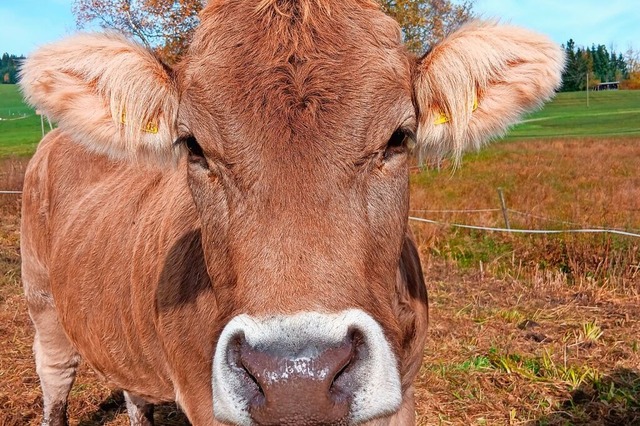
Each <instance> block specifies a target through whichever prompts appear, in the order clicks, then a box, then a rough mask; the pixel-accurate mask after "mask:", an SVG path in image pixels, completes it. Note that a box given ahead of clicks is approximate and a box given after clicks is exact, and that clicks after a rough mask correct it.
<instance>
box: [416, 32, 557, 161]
mask: <svg viewBox="0 0 640 426" xmlns="http://www.w3.org/2000/svg"><path fill="white" fill-rule="evenodd" d="M564 61H565V59H564V51H563V50H562V48H561V47H560V46H558V45H557V44H556V43H554V42H552V41H551V40H549V39H548V38H547V37H545V36H542V35H540V34H537V33H534V32H531V31H528V30H524V29H522V28H518V27H513V26H509V25H499V24H497V23H495V22H482V21H474V22H471V23H468V24H466V25H464V26H463V27H462V28H460V29H459V30H458V31H456V32H454V33H453V34H451V35H450V36H448V37H447V38H445V39H444V40H443V41H442V42H440V43H439V44H437V45H436V46H435V47H434V48H433V49H432V50H431V51H430V52H429V53H427V54H426V55H425V57H424V58H422V59H421V60H420V62H419V64H418V67H417V72H416V74H415V81H414V90H415V99H416V102H417V107H418V111H419V118H418V121H419V125H418V135H417V136H418V148H419V149H420V150H421V151H422V152H423V153H426V154H431V155H436V156H439V157H442V156H444V155H453V157H454V158H455V160H456V161H458V160H459V159H460V156H461V154H462V152H464V151H465V150H468V149H472V148H476V149H477V148H479V147H480V146H481V145H482V144H483V143H484V142H485V141H487V140H489V139H491V138H492V137H495V136H498V135H501V134H503V133H504V132H505V131H506V130H507V128H508V127H509V126H510V125H512V124H514V123H515V122H516V121H517V120H518V119H519V118H520V117H521V116H522V114H524V113H525V112H527V111H529V110H531V109H534V108H538V107H540V106H541V105H542V103H543V102H544V101H546V100H548V99H550V98H551V97H552V96H553V95H554V93H555V90H556V89H557V88H558V87H559V86H560V84H561V81H562V70H563V68H564Z"/></svg>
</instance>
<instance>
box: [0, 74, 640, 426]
mask: <svg viewBox="0 0 640 426" xmlns="http://www.w3.org/2000/svg"><path fill="white" fill-rule="evenodd" d="M0 88H2V86H0ZM0 93H1V92H0ZM583 99H584V93H577V94H574V93H568V94H560V95H559V96H558V98H557V99H556V101H554V102H553V103H552V104H550V105H548V106H547V107H546V108H545V109H544V110H542V111H540V112H537V113H535V114H533V115H532V116H531V117H529V118H528V119H529V120H531V121H527V122H525V123H524V124H522V125H520V126H518V127H516V128H515V129H514V130H513V131H512V132H511V133H510V135H509V136H508V137H507V138H506V139H505V140H502V141H498V142H495V143H494V144H492V145H490V146H489V147H487V148H486V149H484V150H483V151H481V152H479V153H470V154H467V155H466V156H465V157H464V159H463V164H462V167H461V168H460V169H459V170H456V171H455V172H454V171H452V170H451V169H449V168H447V167H444V168H442V169H440V170H433V169H424V170H421V171H419V172H416V173H414V174H412V175H411V209H412V212H411V214H412V215H414V216H420V217H425V218H428V219H433V220H437V221H439V222H442V223H443V224H441V225H430V224H429V225H427V224H419V223H416V222H411V225H410V226H411V227H412V229H413V230H414V231H415V234H416V237H417V239H418V242H419V246H420V251H421V256H422V261H423V265H424V269H425V278H426V280H427V285H428V290H429V298H430V320H431V324H430V330H429V337H428V344H427V348H426V350H425V352H424V361H423V365H422V368H421V370H420V373H419V375H418V379H417V382H416V395H417V404H416V405H417V406H416V412H417V416H418V423H419V425H558V426H560V425H611V426H613V425H640V308H639V307H640V238H633V237H624V236H615V235H606V234H594V235H589V234H588V235H582V234H560V235H514V234H506V233H494V232H481V231H472V230H466V229H459V228H455V227H452V226H450V225H447V224H451V223H462V224H472V225H483V226H495V227H504V219H503V217H502V213H501V211H500V203H499V198H498V194H497V190H498V188H502V191H503V193H504V196H505V201H506V205H507V207H508V208H509V209H511V211H510V212H509V219H510V222H511V223H510V224H511V226H512V227H513V228H524V229H567V228H580V227H587V226H588V227H608V228H616V229H624V230H629V231H631V232H635V233H640V167H639V165H640V112H639V110H640V91H638V92H622V91H620V92H606V93H605V92H600V93H594V94H593V97H592V98H591V106H590V108H588V109H587V108H586V105H581V102H582V100H583ZM3 103H4V104H6V105H9V103H10V102H5V101H4V100H1V101H0V108H1V105H2V104H3ZM2 111H4V110H2V109H0V114H4V113H3V112H2ZM4 124H6V123H5V122H4V121H0V126H3V125H4ZM2 129H3V128H2V127H0V146H2V145H3V144H4V145H5V146H15V145H13V144H16V143H17V144H18V145H19V143H18V142H8V143H6V144H5V135H4V133H2ZM36 130H37V131H36V133H38V134H39V131H40V128H39V121H38V122H37V128H36ZM19 133H20V132H19V131H16V132H15V134H19ZM557 134H562V135H565V136H566V135H571V137H562V138H559V137H557V136H554V135H557ZM582 135H584V136H582ZM623 135H624V137H623ZM37 136H38V135H36V140H37ZM7 140H8V139H7ZM30 143H31V144H32V143H33V142H27V144H30ZM28 149H33V145H31V146H29V147H28ZM18 152H19V151H18ZM26 152H28V150H27V151H26ZM0 155H1V154H0ZM25 164H26V159H25V158H4V159H0V189H15V188H20V187H21V182H22V174H23V171H24V167H25ZM445 166H446V165H445ZM0 197H2V198H0V426H14V425H15V426H17V425H36V424H38V423H39V420H40V416H41V404H42V402H41V396H40V390H39V387H38V380H37V376H36V373H35V367H34V365H33V359H32V354H31V342H32V339H33V330H32V327H31V324H30V321H29V318H28V315H27V311H26V306H25V303H24V300H23V296H22V294H21V287H20V255H19V201H20V199H19V196H1V195H0ZM445 210H446V211H445ZM457 210H483V211H479V212H475V211H474V212H460V211H457ZM516 212H518V213H516ZM69 413H70V417H71V424H78V425H83V426H95V425H112V426H113V425H118V426H124V425H127V424H128V420H127V416H126V413H125V408H124V404H123V401H122V396H121V394H119V393H117V392H114V391H113V390H112V389H109V388H108V387H106V386H105V385H104V384H103V383H102V382H100V381H99V380H98V378H97V377H96V376H95V374H94V373H93V372H92V371H91V370H90V369H88V368H87V367H82V368H81V372H80V374H79V377H78V380H77V383H76V385H75V387H74V389H73V391H72V394H71V399H70V407H69ZM156 417H157V424H158V425H171V426H173V425H176V426H177V425H184V424H185V421H184V418H183V417H182V416H181V415H180V414H179V411H178V410H177V409H176V408H175V406H172V405H168V406H165V407H163V408H162V409H161V410H159V411H158V413H157V416H156Z"/></svg>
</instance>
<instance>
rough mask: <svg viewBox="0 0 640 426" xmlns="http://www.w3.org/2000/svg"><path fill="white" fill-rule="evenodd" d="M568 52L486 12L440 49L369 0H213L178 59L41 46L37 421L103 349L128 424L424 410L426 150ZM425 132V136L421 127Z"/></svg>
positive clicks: (495, 119) (79, 41)
mask: <svg viewBox="0 0 640 426" xmlns="http://www.w3.org/2000/svg"><path fill="white" fill-rule="evenodd" d="M563 62H564V58H563V53H562V49H560V48H559V46H557V45H556V44H555V43H553V42H552V41H551V40H549V39H548V38H546V37H545V36H542V35H539V34H536V33H534V32H530V31H528V30H525V29H520V28H517V27H514V26H510V25H504V24H500V23H498V22H495V21H473V22H470V23H467V24H466V25H464V26H462V27H461V28H460V29H458V30H457V31H455V32H453V33H451V34H450V35H449V36H448V37H446V38H445V39H444V40H442V41H441V42H439V43H438V44H437V45H435V46H433V48H432V49H431V50H430V51H429V52H428V53H427V54H426V55H424V56H422V57H417V56H415V55H413V54H411V53H409V52H408V50H407V49H406V48H405V47H404V46H403V43H402V34H401V31H400V29H399V26H398V25H397V24H396V23H395V22H394V21H393V20H392V19H391V18H389V17H387V16H386V15H385V14H384V13H382V12H381V10H380V9H379V6H378V5H377V4H376V3H375V2H374V1H370V0H260V1H253V0H246V1H244V0H211V1H209V2H208V5H207V6H206V7H205V9H204V10H203V11H202V12H201V14H200V24H199V27H198V28H197V30H196V31H195V34H194V36H193V40H192V42H191V44H190V47H189V49H188V52H187V53H186V54H185V56H184V57H183V58H182V59H181V60H180V61H179V63H178V64H176V65H175V66H172V67H170V66H168V65H166V64H164V63H162V62H161V61H160V60H159V59H158V58H157V57H156V56H155V55H154V53H153V52H151V51H150V50H147V49H146V48H144V47H142V46H141V45H139V44H136V43H135V42H132V41H130V40H128V39H126V38H125V37H123V36H121V35H117V34H115V33H95V34H91V33H88V34H79V35H73V36H70V37H69V38H67V39H65V40H62V41H59V42H54V43H52V44H49V45H45V46H43V47H41V48H39V50H37V51H36V52H35V53H33V54H32V55H31V56H30V57H29V58H28V59H27V60H26V62H25V64H24V67H23V69H22V72H21V85H22V90H23V92H24V95H25V98H26V99H27V100H28V102H29V103H30V104H32V105H34V106H36V107H37V108H39V109H40V110H42V111H43V112H44V113H45V114H47V115H48V116H50V117H51V118H52V119H55V121H56V122H57V123H58V128H57V129H56V130H54V131H52V132H50V133H49V134H48V135H47V136H46V137H45V138H44V139H43V140H42V141H41V143H40V145H39V147H38V149H37V152H36V153H35V155H34V157H33V158H32V159H31V161H30V163H29V166H28V169H27V172H26V176H25V183H24V194H23V206H22V225H21V238H22V240H21V251H22V279H23V283H24V293H25V297H26V300H27V304H28V309H29V314H30V317H31V319H32V321H33V324H34V326H35V339H34V354H35V361H36V370H37V373H38V375H39V378H40V383H41V387H42V392H43V400H44V415H43V424H44V425H48V426H53V425H64V424H66V423H67V415H66V405H67V397H68V394H69V391H70V389H71V387H72V384H73V381H74V377H75V372H76V368H77V366H78V363H79V362H80V360H81V359H82V360H84V361H85V362H87V363H88V364H89V365H90V366H91V367H92V368H93V369H94V370H95V371H96V372H97V373H98V374H99V375H100V376H101V377H102V378H104V380H105V381H107V382H108V383H109V384H110V385H111V386H113V387H115V388H118V389H122V390H124V392H125V398H126V403H127V409H128V412H129V415H130V419H131V424H132V425H150V424H153V404H156V403H160V402H164V401H176V402H177V404H178V405H179V407H180V408H181V409H182V410H183V411H184V413H185V415H186V417H187V418H188V419H189V421H190V422H191V423H192V424H194V425H222V424H229V425H275V424H281V425H356V424H357V425H411V424H414V423H415V404H414V387H413V380H414V378H415V377H416V374H417V372H418V370H419V368H420V366H421V361H422V353H423V351H424V346H425V339H426V327H427V319H428V313H427V312H428V311H427V293H426V287H425V283H424V278H423V273H422V270H421V266H420V260H419V257H418V248H417V247H416V243H415V242H414V240H413V238H412V236H411V233H410V231H409V229H408V205H409V184H408V180H409V179H408V164H409V161H410V153H411V150H412V149H414V150H418V151H419V152H421V153H425V154H427V153H428V154H433V155H436V156H440V157H442V156H451V157H452V158H454V159H458V158H460V154H461V153H462V152H463V151H465V150H467V149H473V148H477V147H479V146H481V145H482V144H483V143H484V142H485V141H487V140H489V139H490V138H492V137H494V136H496V135H499V134H501V133H502V132H504V131H505V129H507V128H508V126H510V125H512V124H513V123H515V122H516V121H517V120H518V118H519V117H521V116H522V114H523V113H524V112H526V111H529V110H531V109H533V108H536V107H539V106H540V105H541V104H542V102H544V101H545V100H547V99H549V98H550V97H551V96H552V95H553V94H554V91H555V89H556V88H557V87H558V84H559V82H560V75H561V72H562V68H563ZM414 145H415V147H414Z"/></svg>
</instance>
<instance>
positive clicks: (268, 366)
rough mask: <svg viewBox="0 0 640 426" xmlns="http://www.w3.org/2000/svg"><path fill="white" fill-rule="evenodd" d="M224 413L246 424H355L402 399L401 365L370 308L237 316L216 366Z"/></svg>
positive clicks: (216, 392) (218, 401)
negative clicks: (265, 315) (334, 311)
mask: <svg viewBox="0 0 640 426" xmlns="http://www.w3.org/2000/svg"><path fill="white" fill-rule="evenodd" d="M213 398H214V401H213V405H214V413H215V415H216V417H217V418H218V420H220V421H223V422H228V423H231V424H240V425H254V424H259V425H276V424H277V425H297V424H307V425H315V424H323V425H331V424H333V425H350V424H358V423H362V422H365V421H367V420H370V419H373V418H376V417H381V416H386V415H390V414H392V413H393V412H395V411H396V410H397V409H398V407H399V406H400V402H401V389H400V378H399V375H398V366H397V362H396V359H395V356H394V355H393V352H392V351H391V349H390V346H389V344H388V342H387V340H386V339H385V337H384V333H383V331H382V328H381V327H380V325H379V324H378V323H377V322H376V321H375V320H374V319H373V318H371V316H369V315H368V314H366V313H364V312H362V311H359V310H349V311H345V312H342V313H340V314H320V313H315V312H305V313H299V314H296V315H292V316H277V317H270V318H266V319H259V318H254V317H250V316H247V315H241V316H238V317H236V318H234V319H233V320H232V321H231V322H230V323H229V324H228V325H227V326H226V327H225V329H224V330H223V332H222V335H221V337H220V340H219V342H218V346H217V349H216V354H215V357H214V368H213Z"/></svg>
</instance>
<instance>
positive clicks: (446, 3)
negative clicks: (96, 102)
mask: <svg viewBox="0 0 640 426" xmlns="http://www.w3.org/2000/svg"><path fill="white" fill-rule="evenodd" d="M378 2H379V3H380V5H381V6H382V9H383V10H384V11H385V12H386V13H387V14H388V15H389V16H391V17H393V18H394V19H395V20H396V21H397V22H398V23H399V24H400V26H401V27H402V33H403V36H404V39H405V43H406V45H407V47H408V48H409V49H410V50H412V51H414V52H416V53H419V54H420V53H424V52H425V51H426V50H428V49H429V48H430V47H431V46H433V45H434V44H435V43H436V42H437V41H439V40H441V39H443V38H444V36H446V35H447V34H448V33H450V32H451V31H453V30H454V29H456V28H457V27H458V26H460V24H462V23H464V22H465V21H467V20H469V19H470V18H472V17H473V11H472V9H473V1H472V0H465V1H463V2H462V3H459V4H456V3H453V2H452V1H450V0H378Z"/></svg>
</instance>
